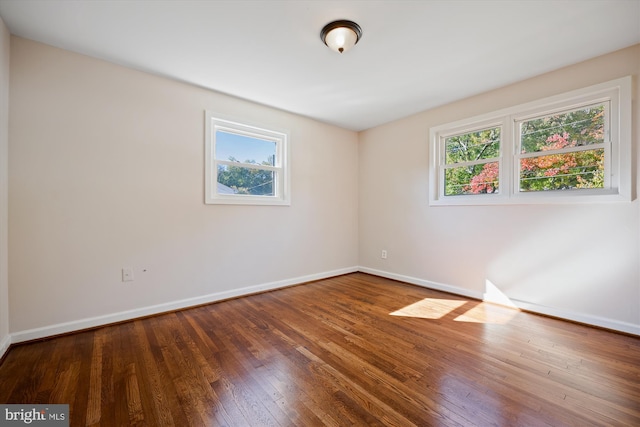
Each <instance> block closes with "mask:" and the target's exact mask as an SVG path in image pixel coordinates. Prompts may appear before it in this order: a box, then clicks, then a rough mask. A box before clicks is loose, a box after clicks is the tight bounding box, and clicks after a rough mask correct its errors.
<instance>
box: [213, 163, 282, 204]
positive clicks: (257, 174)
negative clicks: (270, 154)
mask: <svg viewBox="0 0 640 427" xmlns="http://www.w3.org/2000/svg"><path fill="white" fill-rule="evenodd" d="M229 161H231V162H238V160H236V159H235V158H233V157H230V158H229ZM270 162H271V163H270ZM238 163H239V164H243V163H244V164H253V165H255V164H257V163H256V161H255V160H246V161H244V162H242V163H240V162H238ZM262 165H265V166H272V165H273V159H269V160H268V161H264V162H262ZM274 175H275V172H274V171H271V170H264V169H255V168H251V167H243V166H236V165H226V164H223V165H218V182H219V183H221V184H224V185H226V186H227V187H230V188H232V189H233V190H234V191H235V192H236V194H248V195H254V196H273V195H274V186H273V181H274Z"/></svg>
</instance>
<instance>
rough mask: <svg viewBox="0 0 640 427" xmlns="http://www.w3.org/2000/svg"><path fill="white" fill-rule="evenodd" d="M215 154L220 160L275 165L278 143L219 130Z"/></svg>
mask: <svg viewBox="0 0 640 427" xmlns="http://www.w3.org/2000/svg"><path fill="white" fill-rule="evenodd" d="M215 156H216V159H218V160H230V161H237V162H242V163H252V164H259V165H270V166H275V157H276V143H275V142H274V141H268V140H264V139H259V138H252V137H250V136H245V135H239V134H236V133H230V132H224V131H220V130H219V131H216V153H215Z"/></svg>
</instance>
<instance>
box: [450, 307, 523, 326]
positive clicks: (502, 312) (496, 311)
mask: <svg viewBox="0 0 640 427" xmlns="http://www.w3.org/2000/svg"><path fill="white" fill-rule="evenodd" d="M516 314H518V312H517V311H516V310H513V309H511V308H507V307H498V306H495V305H491V304H484V303H480V304H478V305H476V306H475V307H473V308H472V309H470V310H468V311H467V312H466V313H464V314H461V315H460V316H458V317H456V318H455V319H453V320H454V321H456V322H470V323H492V324H496V325H504V324H507V323H509V321H511V319H513V317H514V316H515V315H516Z"/></svg>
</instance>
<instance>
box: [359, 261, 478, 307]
mask: <svg viewBox="0 0 640 427" xmlns="http://www.w3.org/2000/svg"><path fill="white" fill-rule="evenodd" d="M358 271H361V272H363V273H368V274H373V275H374V276H380V277H386V278H387V279H393V280H398V281H400V282H405V283H410V284H412V285H418V286H422V287H423V288H429V289H435V290H436V291H442V292H448V293H450V294H456V295H461V296H463V297H468V298H474V299H479V300H481V299H482V293H481V292H473V291H470V290H469V289H462V288H458V287H456V286H451V285H445V284H443V283H438V282H432V281H430V280H424V279H418V278H417V277H411V276H404V275H402V274H396V273H390V272H388V271H382V270H376V269H374V268H369V267H360V268H359V269H358Z"/></svg>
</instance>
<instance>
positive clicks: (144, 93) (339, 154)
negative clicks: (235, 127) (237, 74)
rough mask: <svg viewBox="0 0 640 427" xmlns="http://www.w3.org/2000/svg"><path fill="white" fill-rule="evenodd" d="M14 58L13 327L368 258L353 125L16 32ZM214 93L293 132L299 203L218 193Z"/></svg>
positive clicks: (65, 324)
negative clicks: (245, 201)
mask: <svg viewBox="0 0 640 427" xmlns="http://www.w3.org/2000/svg"><path fill="white" fill-rule="evenodd" d="M220 66H221V67H222V66H230V65H229V64H221V65H220ZM11 73H12V74H11V75H12V79H11V103H10V113H11V115H10V135H9V142H10V157H9V162H10V166H11V167H10V193H9V194H10V200H9V213H10V218H11V227H10V232H9V233H10V234H9V250H10V253H11V257H10V269H9V282H10V285H11V286H10V291H9V293H10V306H11V311H10V325H11V333H12V336H13V338H14V341H22V340H26V339H32V338H36V337H39V336H46V335H50V334H52V333H58V332H64V331H68V330H74V329H78V328H79V327H86V326H91V325H94V324H101V323H105V322H109V321H114V320H119V319H122V318H130V317H133V316H136V315H141V314H147V313H151V312H157V311H162V310H167V309H170V308H175V307H179V306H185V305H191V304H195V303H199V302H206V301H209V300H214V299H217V298H222V297H228V296H232V295H237V294H242V293H245V292H251V291H258V290H261V289H265V288H270V287H277V286H282V285H286V284H291V283H296V282H299V281H303V280H308V279H314V278H319V277H323V276H327V275H334V274H338V273H344V272H348V271H354V270H355V269H356V268H357V250H358V249H357V237H358V236H357V233H358V227H357V221H358V211H357V191H358V188H357V185H358V175H357V170H358V157H357V156H358V147H357V143H358V139H357V138H358V136H357V134H356V133H355V132H351V131H346V130H343V129H340V128H337V127H333V126H329V125H324V124H320V123H318V122H315V121H312V120H309V119H306V118H303V117H300V116H296V115H293V114H289V113H285V112H282V111H279V110H275V109H272V108H268V107H265V106H261V105H257V104H254V103H250V102H247V101H243V100H239V99H236V98H232V97H229V96H225V95H222V94H219V93H215V92H212V91H209V90H205V89H202V88H198V87H194V86H190V85H187V84H183V83H180V82H176V81H172V80H168V79H165V78H162V77H158V76H153V75H149V74H145V73H142V72H138V71H135V70H131V69H128V68H124V67H121V66H117V65H113V64H109V63H106V62H102V61H99V60H95V59H92V58H89V57H86V56H82V55H77V54H74V53H71V52H68V51H64V50H60V49H56V48H52V47H49V46H46V45H43V44H39V43H35V42H32V41H28V40H25V39H21V38H17V37H13V38H12V44H11ZM205 109H209V110H213V111H216V112H219V113H221V114H224V115H227V116H234V117H237V118H239V119H245V120H248V121H250V122H254V123H255V122H257V123H260V124H264V125H265V126H273V127H276V128H284V129H288V130H289V131H290V132H291V155H292V161H291V165H292V203H291V206H290V207H282V206H222V205H205V204H204V202H203V200H204V189H203V186H204V172H203V170H204V160H203V157H204V111H205ZM122 267H132V268H133V269H134V276H135V280H134V281H133V282H127V283H123V282H121V268H122ZM143 269H147V270H148V271H147V272H143Z"/></svg>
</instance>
